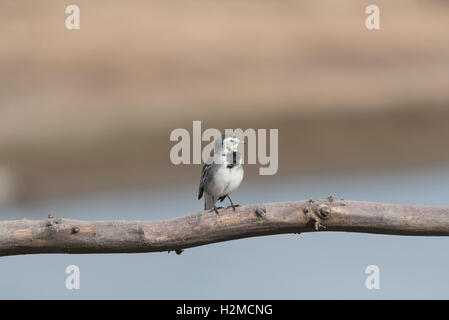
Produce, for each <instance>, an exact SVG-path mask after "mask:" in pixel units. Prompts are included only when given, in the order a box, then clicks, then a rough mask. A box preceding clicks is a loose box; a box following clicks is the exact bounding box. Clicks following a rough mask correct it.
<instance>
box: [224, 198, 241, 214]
mask: <svg viewBox="0 0 449 320" xmlns="http://www.w3.org/2000/svg"><path fill="white" fill-rule="evenodd" d="M227 197H228V199H229V201H230V202H231V207H232V210H234V211H235V208H237V207H240V205H239V204H234V203H233V202H232V200H231V197H230V196H229V195H227ZM228 208H229V207H228Z"/></svg>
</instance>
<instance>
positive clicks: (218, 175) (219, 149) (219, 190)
mask: <svg viewBox="0 0 449 320" xmlns="http://www.w3.org/2000/svg"><path fill="white" fill-rule="evenodd" d="M239 144H244V142H243V141H240V140H239V139H238V138H237V137H235V136H234V135H230V134H223V135H222V136H221V139H220V138H219V139H216V140H215V148H214V153H213V155H212V156H210V157H209V159H208V161H207V162H206V163H205V164H204V166H203V169H202V171H201V179H200V186H199V190H198V200H200V199H201V197H202V196H203V194H204V210H210V211H211V212H212V211H215V213H217V214H218V209H221V208H222V207H219V208H217V206H216V205H215V204H216V202H217V201H220V202H222V201H223V200H224V199H226V198H228V199H229V201H230V203H231V207H232V209H233V210H234V211H235V208H236V207H238V206H239V205H238V204H234V203H233V202H232V200H231V197H230V196H229V195H230V194H231V193H232V192H234V191H235V190H237V188H238V187H239V186H240V183H241V182H242V180H243V175H244V170H243V165H242V156H241V153H240V152H238V151H237V148H238V146H239Z"/></svg>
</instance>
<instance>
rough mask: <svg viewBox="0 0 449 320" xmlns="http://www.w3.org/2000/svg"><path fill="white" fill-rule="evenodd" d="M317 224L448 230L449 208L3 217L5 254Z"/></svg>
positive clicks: (186, 243) (126, 247)
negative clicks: (138, 217) (158, 217)
mask: <svg viewBox="0 0 449 320" xmlns="http://www.w3.org/2000/svg"><path fill="white" fill-rule="evenodd" d="M311 231H347V232H364V233H379V234H392V235H414V236H448V235H449V208H447V207H424V206H405V205H394V204H383V203H369V202H357V201H343V200H335V199H333V198H332V197H329V198H327V199H326V200H308V201H298V202H286V203H269V204H261V205H249V206H244V207H238V208H237V209H236V211H235V212H234V211H233V210H232V209H231V208H229V209H224V210H220V213H219V214H218V215H217V214H216V213H215V212H209V211H203V212H198V213H194V214H191V215H188V216H184V217H180V218H176V219H171V220H164V221H154V222H143V221H94V222H93V221H76V220H69V219H58V218H53V217H51V216H49V218H48V219H45V220H40V221H35V220H27V219H23V220H16V221H1V222H0V256H8V255H19V254H36V253H135V252H155V251H170V250H173V251H176V252H177V253H181V252H182V249H185V248H191V247H195V246H201V245H205V244H209V243H214V242H221V241H228V240H233V239H240V238H247V237H255V236H263V235H272V234H284V233H301V232H311Z"/></svg>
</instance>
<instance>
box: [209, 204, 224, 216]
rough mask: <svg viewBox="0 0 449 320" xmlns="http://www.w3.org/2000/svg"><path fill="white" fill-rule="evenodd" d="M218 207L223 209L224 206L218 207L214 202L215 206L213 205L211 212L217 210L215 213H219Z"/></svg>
mask: <svg viewBox="0 0 449 320" xmlns="http://www.w3.org/2000/svg"><path fill="white" fill-rule="evenodd" d="M218 209H223V207H217V206H215V204H214V207H213V208H212V209H210V211H209V212H212V211H215V213H216V214H218Z"/></svg>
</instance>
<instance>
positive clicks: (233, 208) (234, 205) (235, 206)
mask: <svg viewBox="0 0 449 320" xmlns="http://www.w3.org/2000/svg"><path fill="white" fill-rule="evenodd" d="M237 207H240V205H239V204H231V205H230V206H228V207H226V209H229V208H232V210H234V211H235V208H237Z"/></svg>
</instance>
